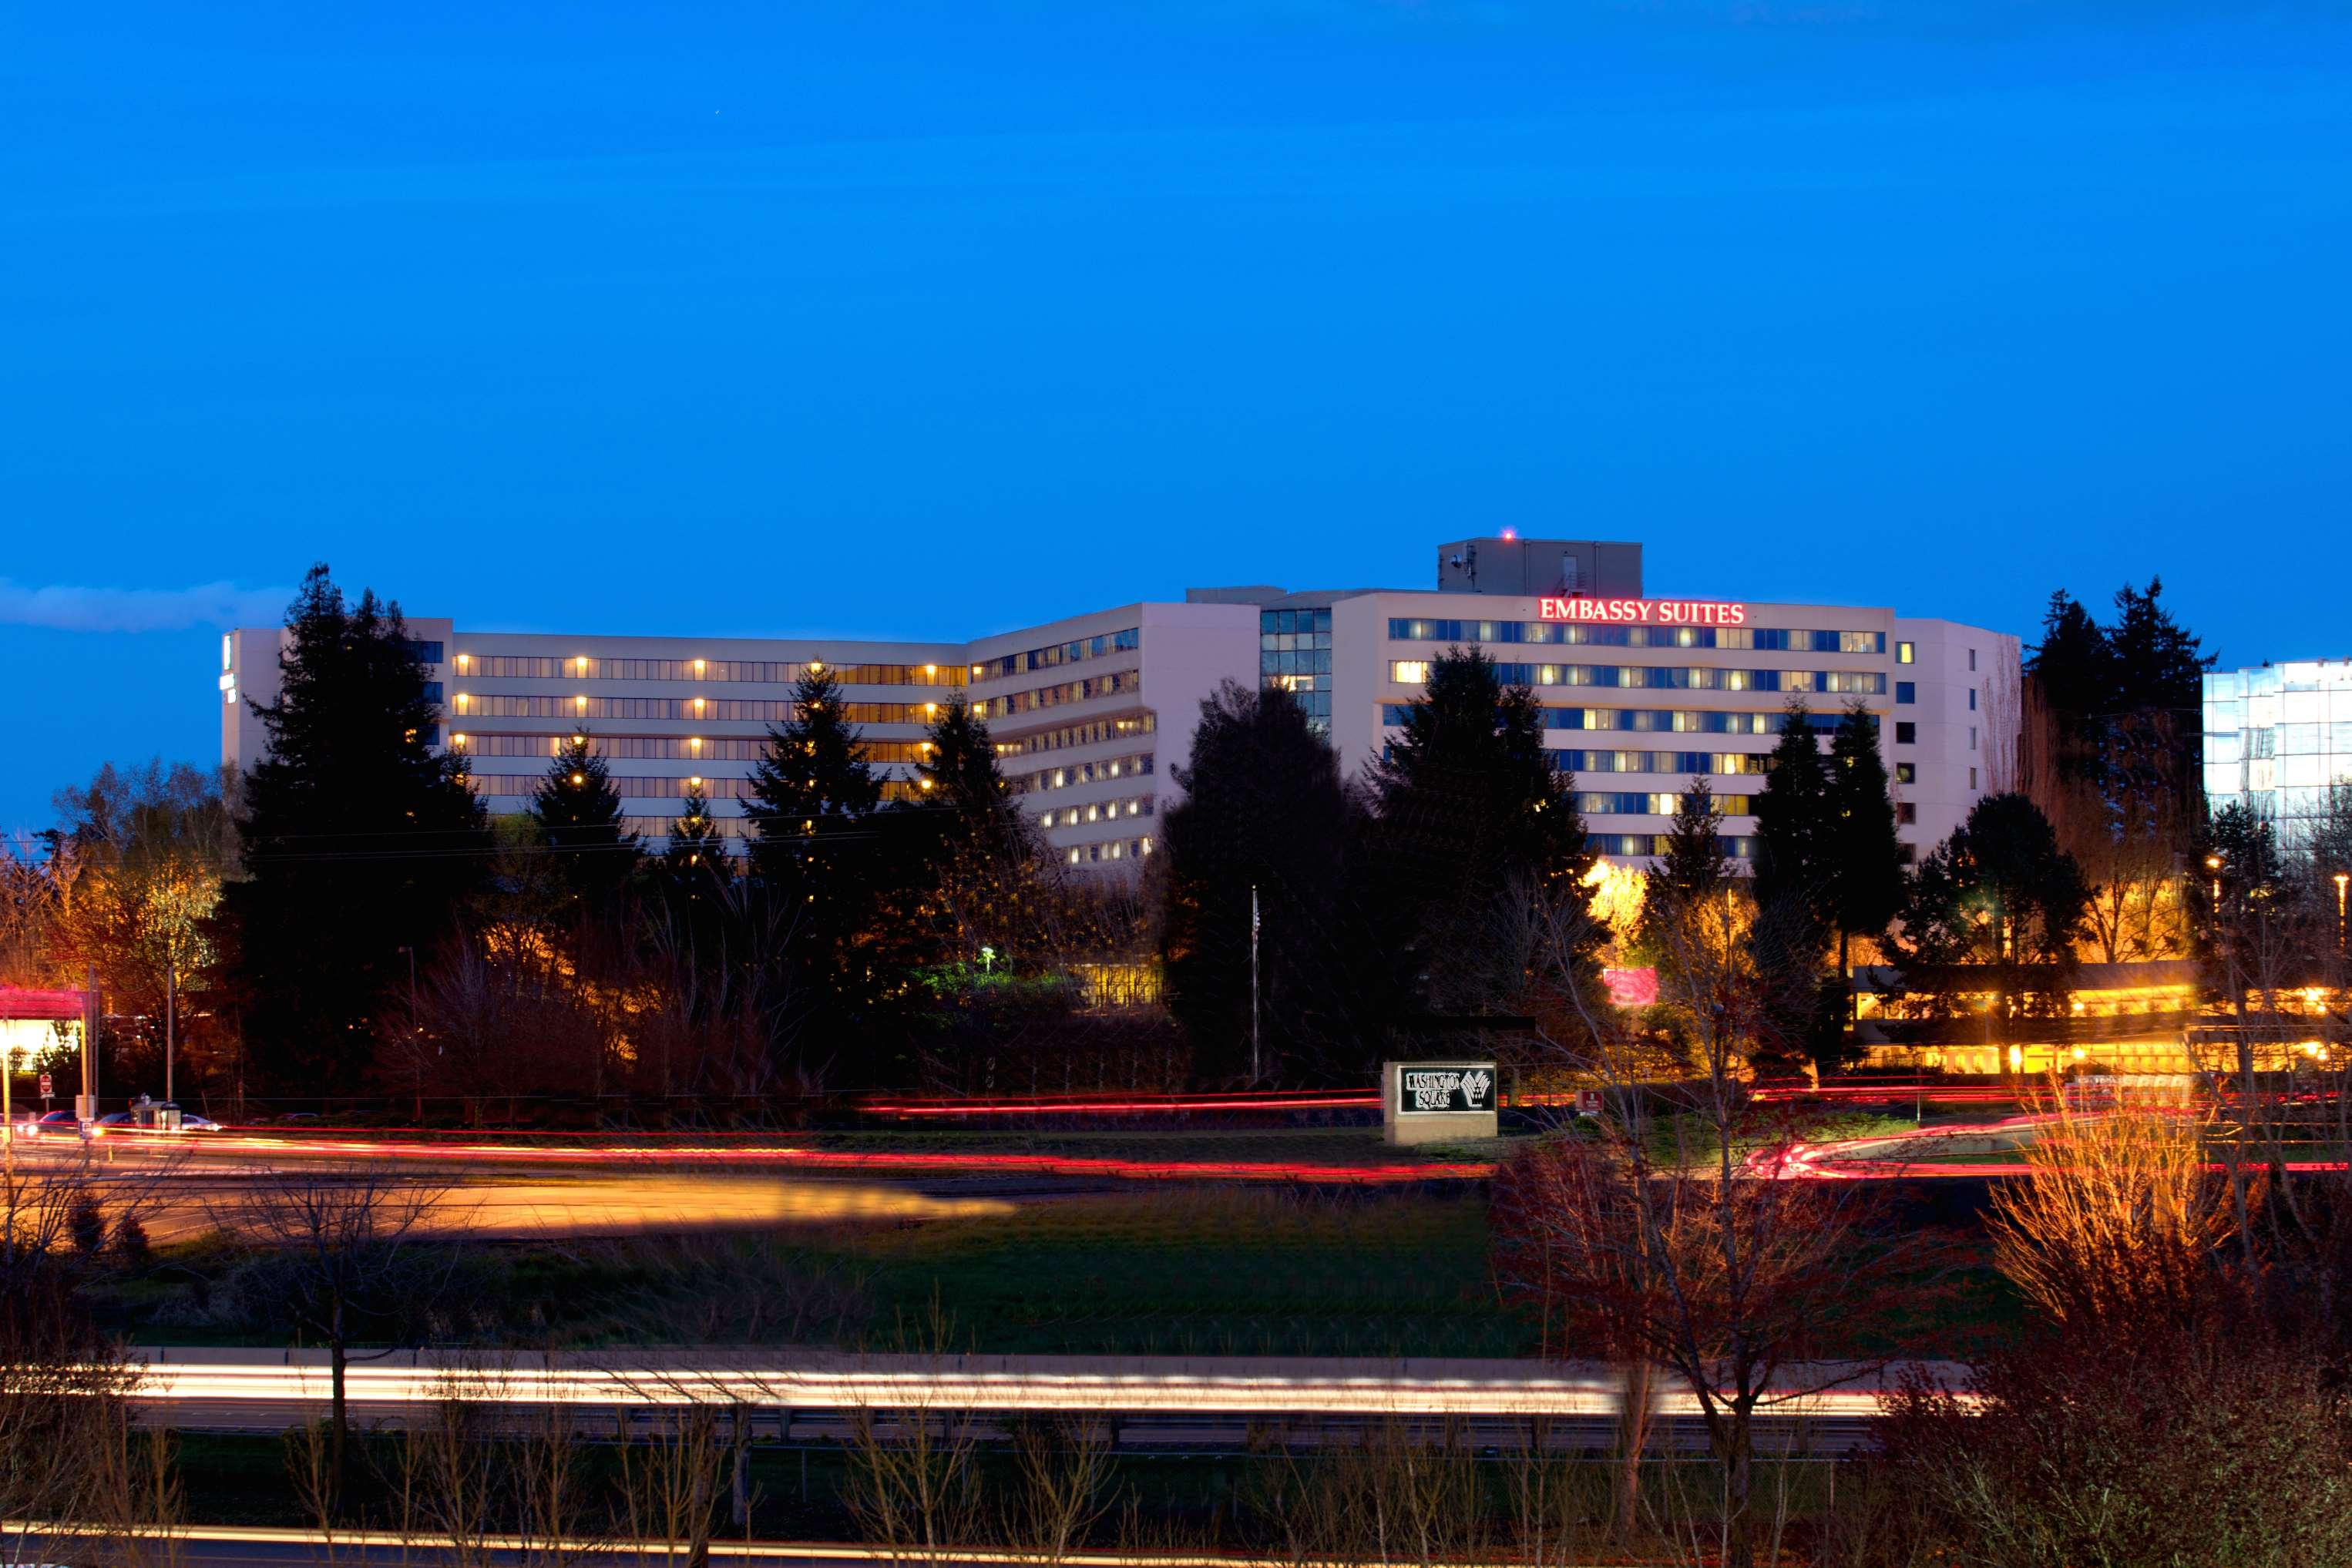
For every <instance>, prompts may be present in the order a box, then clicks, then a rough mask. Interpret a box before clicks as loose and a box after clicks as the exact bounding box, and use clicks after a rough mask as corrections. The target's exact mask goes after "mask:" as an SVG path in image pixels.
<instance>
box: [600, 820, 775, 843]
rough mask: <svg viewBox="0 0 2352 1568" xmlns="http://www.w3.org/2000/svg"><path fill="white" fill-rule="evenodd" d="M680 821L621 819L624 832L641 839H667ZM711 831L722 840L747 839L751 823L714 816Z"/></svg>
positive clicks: (749, 835)
mask: <svg viewBox="0 0 2352 1568" xmlns="http://www.w3.org/2000/svg"><path fill="white" fill-rule="evenodd" d="M679 821H681V819H679V818H677V817H645V816H625V817H623V818H622V819H621V827H622V830H623V831H625V832H631V833H635V834H636V835H637V837H639V838H641V839H667V838H668V837H669V836H670V834H671V833H672V832H674V831H676V830H677V824H678V822H679ZM710 831H712V832H713V833H715V834H716V835H718V836H719V838H721V839H746V838H749V837H751V820H750V819H749V818H745V817H720V816H713V817H712V818H711V819H710Z"/></svg>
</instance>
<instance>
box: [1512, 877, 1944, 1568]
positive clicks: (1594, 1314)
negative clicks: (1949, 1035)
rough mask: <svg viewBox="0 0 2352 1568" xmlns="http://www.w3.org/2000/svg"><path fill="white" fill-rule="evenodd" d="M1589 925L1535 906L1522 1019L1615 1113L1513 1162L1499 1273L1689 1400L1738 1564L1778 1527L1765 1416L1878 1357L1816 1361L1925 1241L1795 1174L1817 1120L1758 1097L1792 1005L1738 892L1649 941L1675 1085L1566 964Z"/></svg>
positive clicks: (1594, 1342) (1575, 1337) (1913, 1262)
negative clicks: (1761, 1479) (1764, 1442)
mask: <svg viewBox="0 0 2352 1568" xmlns="http://www.w3.org/2000/svg"><path fill="white" fill-rule="evenodd" d="M1586 918H1589V916H1587V915H1584V914H1583V912H1582V911H1581V909H1580V908H1579V907H1577V906H1574V905H1570V904H1556V905H1549V906H1545V905H1538V915H1537V919H1538V926H1539V929H1540V930H1541V931H1542V933H1543V935H1542V937H1541V939H1540V940H1538V942H1537V943H1536V944H1535V946H1534V952H1535V953H1536V955H1537V964H1536V966H1535V967H1534V968H1533V970H1532V975H1533V981H1532V986H1533V989H1534V993H1535V994H1534V996H1533V997H1532V998H1531V999H1530V1003H1529V1011H1530V1012H1531V1013H1532V1014H1533V1015H1534V1016H1536V1017H1537V1018H1538V1019H1540V1020H1542V1022H1543V1024H1544V1030H1545V1039H1546V1041H1547V1044H1548V1045H1549V1048H1550V1049H1551V1050H1552V1051H1553V1052H1554V1053H1555V1056H1556V1058H1557V1060H1558V1061H1559V1063H1560V1064H1561V1065H1562V1066H1563V1067H1565V1068H1566V1069H1567V1070H1568V1071H1570V1072H1572V1073H1575V1074H1577V1075H1580V1078H1581V1080H1582V1081H1584V1082H1592V1083H1596V1084H1598V1085H1599V1086H1600V1087H1601V1091H1602V1094H1603V1097H1604V1111H1603V1113H1602V1115H1601V1117H1600V1118H1599V1119H1598V1121H1597V1123H1596V1124H1595V1126H1594V1128H1593V1129H1592V1131H1591V1134H1590V1135H1586V1136H1580V1137H1574V1138H1567V1137H1563V1138H1559V1139H1555V1140H1548V1141H1547V1142H1546V1143H1544V1144H1542V1145H1538V1147H1537V1148H1535V1149H1534V1150H1532V1151H1529V1152H1528V1153H1525V1154H1523V1155H1519V1156H1518V1157H1517V1158H1516V1159H1515V1160H1514V1161H1513V1162H1512V1163H1511V1164H1510V1165H1509V1166H1507V1167H1506V1169H1505V1172H1504V1175H1503V1176H1502V1177H1501V1178H1500V1180H1499V1182H1498V1186H1497V1193H1496V1208H1497V1218H1498V1221H1499V1223H1500V1226H1501V1228H1502V1230H1503V1232H1504V1235H1505V1237H1506V1252H1505V1261H1504V1268H1505V1274H1506V1279H1507V1282H1508V1283H1509V1284H1511V1285H1512V1286H1514V1287H1515V1288H1516V1289H1517V1290H1518V1291H1520V1292H1522V1293H1523V1295H1524V1296H1525V1297H1526V1298H1527V1299H1528V1300H1529V1301H1531V1302H1533V1303H1534V1304H1536V1305H1538V1308H1539V1309H1540V1310H1541V1311H1542V1312H1544V1314H1545V1317H1546V1321H1547V1322H1548V1323H1556V1324H1557V1325H1558V1326H1559V1329H1560V1331H1562V1333H1563V1335H1564V1340H1565V1343H1575V1344H1582V1345H1589V1346H1593V1347H1597V1348H1600V1349H1601V1350H1602V1351H1603V1352H1604V1354H1610V1355H1611V1356H1612V1359H1614V1360H1615V1361H1616V1362H1617V1363H1618V1364H1620V1365H1621V1366H1623V1367H1625V1368H1627V1369H1628V1377H1627V1384H1628V1387H1629V1389H1631V1390H1634V1391H1637V1393H1638V1395H1639V1396H1640V1397H1642V1398H1643V1399H1646V1398H1647V1396H1648V1383H1647V1381H1646V1377H1645V1375H1644V1371H1643V1369H1645V1368H1654V1369H1655V1370H1656V1372H1657V1373H1659V1374H1661V1375H1664V1376H1665V1377H1667V1378H1669V1379H1671V1380H1672V1381H1673V1382H1674V1383H1675V1384H1676V1385H1680V1386H1681V1387H1682V1388H1683V1389H1684V1390H1685V1391H1686V1392H1687V1393H1688V1394H1689V1395H1690V1396H1692V1397H1693V1398H1694V1399H1695V1400H1696V1402H1697V1405H1698V1407H1699V1411H1700V1415H1701V1416H1702V1418H1703V1420H1704V1422H1705V1425H1706V1432H1707V1437H1708V1442H1709V1445H1710V1448H1711V1449H1712V1451H1713V1454H1714V1457H1715V1459H1716V1461H1717V1466H1718V1467H1719V1469H1720V1478H1721V1490H1720V1507H1719V1509H1718V1510H1717V1515H1716V1518H1715V1521H1714V1523H1713V1530H1714V1533H1715V1535H1716V1541H1715V1543H1714V1550H1715V1551H1717V1552H1719V1553H1720V1554H1721V1557H1722V1560H1723V1561H1724V1562H1726V1563H1729V1564H1732V1565H1734V1568H1746V1565H1747V1564H1748V1563H1752V1562H1753V1561H1754V1560H1755V1555H1756V1552H1757V1549H1758V1545H1759V1525H1763V1524H1766V1523H1769V1522H1770V1521H1769V1520H1767V1518H1766V1517H1765V1513H1764V1511H1762V1510H1761V1509H1760V1507H1759V1499H1758V1497H1757V1495H1756V1491H1755V1466H1756V1458H1757V1444H1756V1432H1757V1421H1758V1418H1759V1416H1761V1415H1764V1414H1767V1413H1769V1411H1770V1410H1771V1409H1772V1408H1774V1407H1775V1406H1780V1405H1783V1404H1786V1403H1789V1402H1790V1401H1793V1400H1801V1399H1802V1398H1804V1397H1806V1396H1811V1395H1813V1394H1817V1393H1819V1392H1821V1391H1822V1390H1823V1389H1825V1388H1827V1387H1830V1386H1832V1385H1836V1384H1838V1383H1840V1382H1843V1381H1850V1380H1853V1379H1855V1378H1859V1377H1864V1376H1867V1375H1869V1374H1870V1372H1871V1371H1872V1370H1873V1368H1874V1365H1876V1364H1882V1362H1881V1361H1879V1360H1861V1359H1853V1358H1851V1356H1850V1354H1849V1358H1848V1359H1846V1360H1844V1361H1842V1362H1838V1363H1830V1362H1826V1361H1824V1360H1822V1359H1821V1356H1822V1353H1823V1352H1824V1351H1825V1350H1849V1351H1850V1347H1845V1346H1839V1345H1836V1344H1834V1343H1832V1338H1831V1331H1832V1329H1833V1327H1834V1325H1837V1324H1839V1323H1842V1322H1847V1321H1864V1322H1867V1321H1870V1318H1871V1313H1872V1309H1873V1307H1874V1306H1875V1305H1880V1304H1884V1303H1885V1301H1887V1299H1888V1297H1889V1295H1890V1293H1891V1292H1892V1291H1894V1290H1895V1288H1896V1286H1897V1284H1898V1282H1900V1281H1904V1280H1905V1278H1906V1273H1907V1272H1908V1271H1910V1270H1914V1269H1916V1267H1917V1266H1918V1265H1919V1264H1920V1263H1921V1261H1922V1260H1921V1258H1920V1251H1921V1245H1920V1244H1919V1243H1917V1242H1916V1241H1912V1240H1906V1239H1903V1238H1898V1237H1894V1236H1890V1235H1887V1234H1885V1233H1884V1231H1883V1229H1882V1227H1881V1223H1880V1222H1881V1216H1880V1215H1879V1213H1878V1212H1877V1207H1876V1205H1877V1202H1878V1201H1879V1200H1877V1199H1876V1198H1875V1197H1874V1188H1873V1187H1872V1186H1871V1184H1866V1183H1844V1182H1821V1181H1812V1180H1807V1179H1802V1174H1803V1173H1802V1170H1801V1167H1799V1166H1792V1165H1791V1164H1790V1159H1789V1156H1790V1152H1791V1150H1792V1148H1793V1146H1794V1145H1796V1144H1797V1143H1798V1142H1800V1141H1801V1135H1802V1134H1803V1132H1804V1130H1805V1129H1804V1126H1803V1124H1802V1121H1801V1119H1800V1118H1799V1117H1798V1116H1796V1115H1795V1114H1793V1113H1790V1111H1788V1110H1786V1109H1784V1108H1782V1107H1780V1106H1778V1105H1775V1104H1773V1103H1767V1102H1764V1101H1761V1100H1759V1099H1758V1097H1757V1096H1756V1094H1755V1093H1754V1091H1753V1075H1752V1070H1751V1063H1752V1062H1753V1061H1755V1060H1756V1059H1758V1058H1759V1057H1769V1056H1771V1055H1774V1054H1777V1052H1778V1051H1779V1049H1780V1041H1778V1040H1774V1039H1773V1038H1772V1030H1774V1029H1775V1028H1776V1027H1777V1026H1776V1024H1775V1021H1774V1020H1775V1019H1776V1017H1777V1016H1778V1014H1779V1009H1775V1008H1774V1007H1773V1006H1772V1004H1771V1000H1770V998H1769V997H1767V996H1766V995H1765V994H1764V989H1765V988H1764V987H1763V986H1762V985H1761V984H1760V983H1759V977H1758V975H1757V974H1756V973H1755V968H1756V964H1757V960H1756V957H1755V954H1756V949H1757V946H1758V943H1757V939H1756V936H1755V934H1754V932H1752V931H1750V930H1747V929H1745V926H1746V924H1747V923H1746V921H1745V919H1744V918H1743V915H1742V913H1741V911H1740V910H1739V909H1738V907H1737V901H1736V898H1735V897H1734V896H1732V895H1731V894H1729V893H1728V892H1727V893H1725V894H1722V895H1719V896H1711V897H1707V898H1703V899H1696V900H1691V901H1687V902H1686V903H1685V904H1684V905H1683V906H1682V907H1680V908H1678V909H1677V910H1675V912H1673V914H1672V915H1671V916H1670V917H1667V918H1665V919H1663V920H1662V921H1661V922H1660V923H1659V925H1658V927H1657V928H1656V931H1655V936H1654V940H1656V941H1657V942H1658V943H1659V944H1660V945H1661V946H1662V948H1663V950H1664V960H1663V961H1662V962H1661V963H1660V965H1659V976H1660V995H1661V1000H1662V1001H1663V1002H1664V1004H1665V1005H1666V1006H1667V1007H1668V1008H1669V1009H1671V1010H1672V1012H1673V1014H1674V1015H1675V1018H1676V1019H1677V1022H1678V1026H1679V1028H1680V1030H1682V1032H1683V1034H1684V1036H1685V1040H1686V1041H1687V1050H1688V1051H1689V1054H1690V1061H1691V1063H1692V1065H1691V1067H1690V1069H1689V1070H1688V1071H1687V1072H1686V1073H1685V1075H1683V1076H1681V1077H1679V1078H1675V1079H1660V1078H1658V1077H1656V1076H1654V1074H1655V1072H1656V1071H1657V1067H1658V1056H1659V1053H1658V1052H1657V1051H1655V1049H1654V1047H1652V1046H1650V1045H1649V1044H1647V1043H1646V1042H1645V1041H1644V1040H1643V1039H1642V1038H1641V1037H1640V1036H1639V1035H1638V1034H1637V1033H1636V1032H1635V1031H1634V1030H1633V1029H1632V1028H1631V1027H1630V1025H1629V1023H1628V1022H1627V1020H1626V1019H1623V1018H1622V1016H1618V1015H1615V1014H1614V1013H1613V1010H1612V1011H1608V1012H1603V1011H1601V1010H1597V1009H1594V1008H1593V1007H1592V1006H1591V1005H1590V1004H1589V1003H1586V1002H1584V1001H1583V1000H1581V997H1582V992H1581V989H1580V988H1579V987H1578V986H1577V985H1576V984H1575V983H1574V977H1573V974H1572V971H1571V970H1570V961H1571V958H1572V956H1573V955H1574V954H1575V953H1577V952H1578V951H1579V950H1580V946H1582V941H1583V934H1582V933H1581V932H1580V931H1576V930H1571V929H1564V928H1563V924H1564V923H1569V922H1575V921H1579V920H1582V919H1586ZM1621 1507H1622V1502H1621ZM1776 1517H1777V1516H1776Z"/></svg>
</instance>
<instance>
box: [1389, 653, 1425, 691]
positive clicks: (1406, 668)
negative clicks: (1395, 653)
mask: <svg viewBox="0 0 2352 1568" xmlns="http://www.w3.org/2000/svg"><path fill="white" fill-rule="evenodd" d="M1389 679H1391V680H1392V681H1394V682H1396V683H1397V684H1398V685H1408V686H1417V685H1423V684H1425V683H1426V682H1427V681H1428V679H1429V661H1428V660H1426V659H1391V660H1390V661H1389Z"/></svg>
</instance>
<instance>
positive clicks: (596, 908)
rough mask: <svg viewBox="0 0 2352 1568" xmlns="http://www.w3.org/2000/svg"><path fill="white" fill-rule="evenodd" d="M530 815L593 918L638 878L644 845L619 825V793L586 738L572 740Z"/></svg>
mask: <svg viewBox="0 0 2352 1568" xmlns="http://www.w3.org/2000/svg"><path fill="white" fill-rule="evenodd" d="M530 814H531V818H532V820H533V821H536V822H538V824H539V828H540V833H541V838H542V840H543V841H544V842H545V844H546V845H547V847H548V848H549V849H550V850H552V851H553V852H555V853H556V856H557V862H556V863H557V866H558V868H559V870H560V872H561V873H562V878H563V882H564V885H565V886H567V887H568V888H570V889H571V890H572V898H573V900H574V902H575V903H577V904H582V905H583V906H584V908H585V910H586V911H587V912H591V913H601V912H603V911H604V910H605V909H607V908H608V907H609V906H610V905H611V904H612V902H613V901H614V898H616V897H617V896H618V894H619V893H620V891H621V889H622V888H624V887H625V886H626V885H627V884H628V882H629V880H630V878H631V877H632V876H634V875H635V872H636V869H637V857H638V854H639V852H640V850H641V847H642V846H641V845H640V844H639V842H638V840H637V836H636V835H635V833H632V832H628V831H625V830H624V829H623V827H622V826H621V793H620V791H619V790H617V789H614V788H613V780H612V776H611V773H610V771H609V770H608V769H607V768H606V767H605V765H604V757H603V756H602V755H600V754H599V753H598V752H597V751H596V750H595V748H594V746H593V742H592V740H591V739H590V737H588V736H586V735H584V734H582V735H575V736H573V737H572V738H571V739H570V740H568V741H566V742H565V743H564V744H563V747H562V749H561V750H559V751H558V752H557V753H556V754H555V758H554V760H553V761H551V762H550V763H549V764H548V768H547V773H546V775H545V776H544V777H543V778H541V779H540V783H539V789H538V792H537V793H536V794H534V795H533V796H532V797H531V803H530Z"/></svg>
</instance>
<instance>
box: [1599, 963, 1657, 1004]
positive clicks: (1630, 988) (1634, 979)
mask: <svg viewBox="0 0 2352 1568" xmlns="http://www.w3.org/2000/svg"><path fill="white" fill-rule="evenodd" d="M1601 984H1602V985H1604V986H1606V987H1608V988H1609V999H1610V1001H1611V1002H1612V1003H1613V1004H1615V1005H1616V1006H1618V1007H1621V1008H1646V1007H1654V1006H1655V1005H1656V1004H1657V1000H1658V971H1657V970H1655V969H1654V968H1641V969H1603V970H1601Z"/></svg>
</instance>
